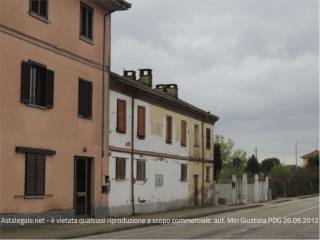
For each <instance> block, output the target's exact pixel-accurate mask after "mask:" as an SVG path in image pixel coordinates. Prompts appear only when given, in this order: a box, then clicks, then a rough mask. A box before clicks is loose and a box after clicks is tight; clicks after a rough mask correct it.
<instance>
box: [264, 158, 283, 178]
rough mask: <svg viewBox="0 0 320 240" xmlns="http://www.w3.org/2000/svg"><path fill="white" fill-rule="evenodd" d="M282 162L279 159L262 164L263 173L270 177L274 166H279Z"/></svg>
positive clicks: (265, 161) (265, 160) (268, 160)
mask: <svg viewBox="0 0 320 240" xmlns="http://www.w3.org/2000/svg"><path fill="white" fill-rule="evenodd" d="M279 164H280V160H279V159H278V158H267V159H264V160H263V161H262V162H261V172H263V173H264V174H266V175H268V174H270V172H271V169H272V167H273V166H276V165H279Z"/></svg>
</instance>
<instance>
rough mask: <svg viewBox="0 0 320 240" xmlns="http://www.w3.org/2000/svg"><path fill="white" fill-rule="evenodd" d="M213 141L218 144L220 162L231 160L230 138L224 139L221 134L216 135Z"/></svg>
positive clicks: (232, 144)
mask: <svg viewBox="0 0 320 240" xmlns="http://www.w3.org/2000/svg"><path fill="white" fill-rule="evenodd" d="M214 142H215V143H217V144H219V145H220V152H221V160H222V163H230V162H232V153H233V147H234V142H233V141H232V140H231V139H230V138H229V139H228V140H225V138H224V136H222V135H216V136H215V141H214Z"/></svg>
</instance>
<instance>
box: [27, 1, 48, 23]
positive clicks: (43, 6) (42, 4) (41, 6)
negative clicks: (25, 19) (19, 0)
mask: <svg viewBox="0 0 320 240" xmlns="http://www.w3.org/2000/svg"><path fill="white" fill-rule="evenodd" d="M30 13H32V14H35V15H37V16H40V17H41V18H45V19H48V0H30Z"/></svg>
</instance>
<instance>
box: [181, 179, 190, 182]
mask: <svg viewBox="0 0 320 240" xmlns="http://www.w3.org/2000/svg"><path fill="white" fill-rule="evenodd" d="M187 181H188V179H180V182H187Z"/></svg>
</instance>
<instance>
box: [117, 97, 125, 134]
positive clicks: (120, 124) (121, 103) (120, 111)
mask: <svg viewBox="0 0 320 240" xmlns="http://www.w3.org/2000/svg"><path fill="white" fill-rule="evenodd" d="M126 115H127V114H126V101H125V100H121V99H118V100H117V132H118V133H126V118H127V117H126Z"/></svg>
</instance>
